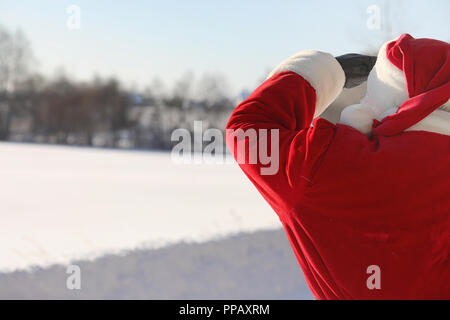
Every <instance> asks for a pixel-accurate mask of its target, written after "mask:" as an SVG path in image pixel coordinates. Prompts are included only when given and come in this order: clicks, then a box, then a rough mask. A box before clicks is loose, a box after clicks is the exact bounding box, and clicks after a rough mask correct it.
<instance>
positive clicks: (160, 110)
mask: <svg viewBox="0 0 450 320" xmlns="http://www.w3.org/2000/svg"><path fill="white" fill-rule="evenodd" d="M33 65H34V58H33V53H32V49H31V47H30V45H29V43H28V41H27V39H26V37H25V36H24V35H23V34H22V33H21V32H15V33H12V32H9V31H8V30H6V29H5V28H2V27H0V140H1V141H16V142H38V143H55V144H68V145H81V146H97V147H120V148H145V149H169V148H170V147H171V146H172V145H173V144H172V142H171V141H170V137H171V133H172V132H173V130H175V129H177V128H186V129H192V125H193V122H194V121H195V120H201V121H203V123H204V126H205V129H206V128H208V127H214V128H219V129H221V128H224V127H225V124H226V121H227V119H228V117H229V115H230V113H231V112H232V109H233V107H234V106H235V103H236V101H235V99H232V98H230V97H229V95H228V93H229V89H228V86H227V83H226V80H225V79H224V78H223V77H221V76H220V75H205V76H203V77H202V78H201V79H199V80H195V79H194V76H193V74H192V73H186V74H185V75H183V76H182V77H181V78H180V80H179V81H178V82H177V83H176V84H175V85H174V87H173V88H172V89H171V90H166V89H165V88H164V87H163V85H162V83H161V81H158V80H154V81H153V82H152V83H151V85H149V86H148V87H147V88H146V89H145V90H142V91H137V90H133V89H129V88H128V89H127V88H125V87H124V86H123V85H121V83H120V81H119V80H118V79H114V78H108V79H105V78H101V77H97V78H95V79H92V80H91V81H87V82H86V81H85V82H80V81H75V80H73V79H71V77H69V76H67V75H66V74H65V73H61V74H59V75H58V76H55V77H53V78H47V77H44V76H42V75H39V74H36V73H35V70H33Z"/></svg>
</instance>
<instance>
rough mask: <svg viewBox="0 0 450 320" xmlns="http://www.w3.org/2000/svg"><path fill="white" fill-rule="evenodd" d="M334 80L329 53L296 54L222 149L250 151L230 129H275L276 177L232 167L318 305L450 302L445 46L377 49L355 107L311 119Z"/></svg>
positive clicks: (337, 77) (337, 88)
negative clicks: (332, 117) (262, 203)
mask: <svg viewBox="0 0 450 320" xmlns="http://www.w3.org/2000/svg"><path fill="white" fill-rule="evenodd" d="M344 83H345V74H344V71H343V70H342V68H341V66H340V64H339V63H338V62H337V60H336V59H335V58H334V57H333V56H331V55H330V54H327V53H324V52H319V51H302V52H300V53H298V54H296V55H295V56H293V57H291V58H290V59H288V60H286V61H284V62H283V63H281V64H280V65H279V66H278V67H277V68H276V69H275V70H274V71H273V72H272V74H271V76H270V77H269V78H268V79H267V80H266V81H265V82H264V83H263V84H262V85H261V86H260V87H259V88H258V89H257V90H256V91H255V92H254V93H253V94H252V95H251V96H250V97H249V98H248V99H246V100H245V101H244V102H243V103H241V104H240V105H239V106H238V107H237V108H236V109H235V111H234V113H233V114H232V116H231V119H230V120H229V123H228V126H227V144H228V145H229V147H230V149H232V150H231V151H232V152H233V153H234V155H235V157H236V158H238V157H240V156H243V155H244V158H245V157H247V158H246V159H247V160H248V154H251V152H252V149H254V148H258V143H255V141H253V142H252V141H249V140H250V139H249V136H250V135H249V136H245V135H242V134H241V135H239V134H238V133H237V132H239V130H238V131H236V130H237V129H242V130H243V131H244V132H245V131H246V130H249V129H254V130H257V131H258V132H263V131H264V130H262V131H261V129H269V131H270V130H274V129H275V130H278V133H279V139H278V141H273V140H274V139H268V138H267V137H265V140H269V146H268V149H269V150H271V144H272V143H278V144H279V154H278V161H279V169H278V171H277V172H275V173H274V174H262V173H261V172H262V171H261V169H262V168H264V167H266V166H267V163H266V164H262V163H261V162H260V161H258V162H257V163H256V164H252V162H251V161H246V162H245V163H240V166H241V168H242V170H243V171H244V172H245V174H246V175H247V176H248V177H249V179H250V180H251V181H252V182H253V184H254V185H255V186H256V188H257V189H258V191H259V192H260V193H261V194H262V196H263V197H264V198H265V199H266V200H267V201H268V203H269V204H270V205H271V206H272V208H273V209H274V211H275V212H276V213H277V215H278V216H279V218H280V221H281V223H282V224H283V226H284V229H285V231H286V233H287V236H288V238H289V241H290V243H291V246H292V248H293V251H294V253H295V255H296V257H297V259H298V261H299V263H300V266H301V268H302V270H303V272H304V274H305V277H306V280H307V282H308V285H309V287H310V289H311V291H312V292H313V294H314V295H315V296H316V297H317V298H318V299H421V298H424V299H435V298H437V299H450V258H449V253H450V220H449V213H450V113H449V110H450V104H449V102H448V101H449V98H450V45H449V44H448V43H445V42H440V41H437V40H432V39H414V38H412V37H411V36H410V35H403V36H402V37H400V38H399V39H398V40H397V41H393V42H390V43H388V44H386V45H384V46H383V47H382V48H381V50H380V53H379V56H378V61H377V63H376V65H375V67H374V69H373V70H372V71H371V73H370V75H369V79H368V82H367V94H366V96H365V97H364V98H363V100H362V101H361V103H360V104H357V105H352V106H349V107H348V108H346V109H345V110H344V111H343V112H342V115H341V121H340V123H338V124H333V123H331V122H329V121H327V120H325V119H323V118H320V117H318V116H319V115H320V114H322V113H323V112H324V111H325V109H326V108H327V107H328V106H329V105H330V104H331V103H332V102H333V101H334V100H335V99H336V98H337V97H338V95H339V94H340V93H341V91H342V89H343V86H344ZM313 119H315V120H314V121H313ZM269 136H270V135H269ZM257 139H261V135H258V137H257ZM253 151H254V150H253ZM246 155H247V156H246ZM241 162H242V161H241Z"/></svg>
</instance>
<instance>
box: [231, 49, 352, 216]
mask: <svg viewBox="0 0 450 320" xmlns="http://www.w3.org/2000/svg"><path fill="white" fill-rule="evenodd" d="M344 84H345V73H344V71H343V69H342V67H341V66H340V64H339V63H338V61H337V60H336V59H335V58H334V57H333V56H332V55H330V54H328V53H324V52H319V51H302V52H300V53H298V54H296V55H294V56H293V57H291V58H289V59H288V60H286V61H284V62H283V63H281V64H280V65H279V66H278V67H277V68H275V70H274V71H273V72H272V74H271V75H270V76H269V78H268V79H267V80H266V81H265V82H264V83H263V84H262V85H261V86H260V87H259V88H258V89H256V91H255V92H253V94H252V95H251V96H250V97H249V98H248V99H246V100H245V101H244V102H242V103H241V104H240V105H239V106H238V107H237V108H236V109H235V111H234V112H233V114H232V116H231V118H230V120H229V122H228V125H227V145H228V147H229V148H230V150H231V152H232V153H233V154H234V156H235V158H236V160H237V161H238V163H239V165H240V166H241V168H242V169H243V171H244V172H245V174H246V175H247V176H248V177H249V179H250V180H251V181H252V182H253V183H254V184H255V186H256V187H257V188H258V190H259V191H260V193H261V194H262V195H263V196H264V198H265V199H266V200H267V201H268V202H269V204H270V205H271V206H272V207H273V208H274V210H275V211H276V212H277V213H278V214H279V215H280V216H282V215H284V214H285V213H286V212H287V211H289V210H290V208H292V206H293V205H294V204H295V203H296V202H297V201H298V199H299V198H300V195H299V191H301V189H302V188H303V187H304V186H305V184H307V183H308V181H309V180H310V174H311V173H312V172H313V169H314V168H313V167H314V166H315V164H316V163H317V161H316V160H317V159H316V160H315V159H314V158H318V157H320V156H321V154H323V150H322V149H323V147H324V146H325V145H326V141H328V140H329V139H331V137H332V136H333V132H334V131H333V129H332V127H330V126H327V127H326V128H320V126H319V127H317V126H315V127H314V128H313V129H311V123H312V120H313V118H315V117H317V116H318V115H320V114H321V113H322V112H323V111H324V110H325V109H326V108H327V107H328V106H329V105H330V104H331V103H332V102H333V101H334V100H335V99H336V97H337V96H338V95H339V94H340V92H341V90H342V88H343V87H344ZM255 134H256V135H255ZM312 137H316V138H314V140H315V141H316V142H315V143H311V139H312ZM319 137H321V138H319ZM327 139H328V140H327ZM321 141H323V143H322V142H321ZM266 142H267V144H266ZM255 155H257V156H258V157H257V158H258V159H257V161H255ZM265 155H270V156H269V157H267V156H266V157H265Z"/></svg>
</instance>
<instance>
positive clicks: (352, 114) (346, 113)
mask: <svg viewBox="0 0 450 320" xmlns="http://www.w3.org/2000/svg"><path fill="white" fill-rule="evenodd" d="M374 118H375V114H374V112H373V111H372V109H371V108H370V107H369V106H367V105H362V104H354V105H351V106H348V107H347V108H345V109H344V110H343V111H342V113H341V121H339V123H342V124H346V125H348V126H350V127H353V128H355V129H356V130H358V131H360V132H362V133H364V134H367V135H369V134H370V133H371V132H372V125H373V119H374Z"/></svg>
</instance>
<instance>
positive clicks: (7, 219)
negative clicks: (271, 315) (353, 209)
mask: <svg viewBox="0 0 450 320" xmlns="http://www.w3.org/2000/svg"><path fill="white" fill-rule="evenodd" d="M0 154H1V157H0V181H1V183H0V195H1V202H0V203H1V224H0V288H2V289H0V297H16V298H24V297H25V298H26V297H43V298H45V297H59V298H65V297H69V298H74V297H75V298H76V296H74V295H73V294H72V296H71V295H70V293H69V291H67V290H66V289H64V290H63V292H60V291H61V288H64V287H65V286H64V283H65V280H64V282H62V283H63V284H61V283H59V284H58V285H53V283H54V281H56V280H55V279H57V278H58V276H57V274H58V271H55V270H59V271H60V274H59V276H60V277H63V278H64V279H65V277H67V274H66V273H65V267H64V266H67V265H68V264H70V263H73V261H78V263H79V264H80V265H81V266H82V269H83V270H84V268H85V267H86V268H88V269H89V270H91V272H90V277H91V278H92V279H93V280H92V281H91V283H95V282H96V281H97V282H98V281H101V280H100V279H102V277H109V278H108V279H107V280H105V281H107V284H103V285H102V286H96V289H95V290H91V291H89V290H87V289H85V290H81V291H83V295H82V296H83V297H87V298H91V297H94V298H124V297H125V298H127V297H137V298H158V297H159V298H176V297H178V298H195V297H203V298H207V297H208V296H211V294H209V295H207V294H206V293H207V292H208V290H210V291H211V290H212V291H214V290H216V292H222V293H223V294H221V295H218V297H217V298H220V297H228V298H236V297H241V296H243V297H247V298H251V297H258V296H260V297H266V296H270V297H271V298H274V297H279V298H289V297H311V296H310V294H309V293H308V290H307V289H306V287H305V284H304V282H303V278H302V275H301V272H300V269H299V267H298V264H297V262H296V261H295V258H294V257H293V255H292V253H291V250H290V248H289V244H288V242H287V239H285V236H284V233H283V232H282V231H281V230H280V228H281V223H280V222H279V220H278V218H277V217H276V215H275V214H274V212H273V211H272V209H271V208H270V207H269V206H268V205H267V204H266V203H265V201H264V200H263V199H262V197H261V196H260V195H259V194H258V193H257V191H256V189H255V188H254V187H253V186H252V185H251V183H250V182H249V181H248V180H247V179H246V177H245V176H244V174H243V173H242V172H241V171H240V169H239V168H238V167H237V165H235V164H212V165H211V164H208V165H206V164H202V165H195V164H176V163H174V162H173V161H172V159H171V157H170V154H169V153H163V152H139V151H117V150H103V149H89V148H74V147H60V146H42V145H28V144H9V143H0ZM271 230H272V231H271ZM263 234H264V235H266V236H268V235H270V236H268V237H267V239H266V237H264V239H265V240H264V244H261V243H260V242H261V241H259V242H257V243H256V242H255V239H257V238H258V237H259V238H261V235H263ZM233 236H234V237H233ZM255 237H256V238H255ZM280 237H281V238H280ZM233 239H234V240H233ZM280 239H281V240H280ZM230 241H231V242H230ZM231 243H233V244H232V245H231ZM205 246H206V247H207V248H209V249H208V250H206V252H204V253H203V254H202V255H201V256H202V257H203V258H202V259H204V264H200V265H198V266H197V269H199V270H209V271H208V272H209V273H210V274H209V276H210V277H213V275H214V274H215V272H216V271H217V272H216V277H217V278H218V279H219V282H220V281H222V282H220V283H222V287H223V288H225V289H223V290H222V291H221V290H219V291H217V290H218V289H219V288H222V287H221V285H218V284H214V283H210V282H208V283H206V282H205V279H204V278H202V274H201V273H198V274H196V275H195V276H190V277H189V279H187V278H183V279H180V277H182V275H183V274H184V273H186V272H187V271H186V268H188V269H189V267H187V266H189V265H190V266H191V268H192V265H196V264H198V259H199V255H200V252H202V250H205V249H202V248H206V247H205ZM180 248H184V249H183V250H181V249H180ZM219 248H222V249H221V250H222V251H220V250H219ZM239 248H240V249H239ZM252 248H253V249H252ZM255 248H256V249H255ZM180 250H181V251H180ZM239 250H248V252H247V251H245V252H247V253H248V255H251V254H252V252H253V251H252V250H254V251H255V250H256V251H255V252H256V253H254V254H256V255H257V256H258V257H259V258H258V259H259V260H261V261H259V260H258V263H257V264H255V265H252V264H251V263H252V261H253V260H252V259H251V258H248V259H249V260H248V261H247V262H243V260H245V256H246V254H244V253H242V252H241V254H240V256H239V258H236V257H234V256H233V254H235V255H238V254H237V253H236V252H237V251H239ZM280 250H281V251H282V252H285V253H284V255H285V256H286V258H285V259H284V260H283V259H281V260H280V256H279V253H280ZM177 252H178V254H177ZM180 252H183V255H180ZM226 252H229V254H228V256H226V257H224V256H222V255H224V254H225V255H226ZM232 253H233V254H232ZM161 255H163V256H161ZM139 257H141V258H139ZM142 257H144V258H142ZM155 257H159V258H155ZM235 258H236V259H235ZM226 259H232V260H231V261H228V260H226ZM200 260H201V259H200ZM237 260H239V261H237ZM211 261H212V262H211ZM220 261H222V264H224V265H225V266H228V269H227V268H225V269H224V265H222V264H221V263H220ZM264 261H266V264H268V265H272V266H273V268H275V269H276V268H282V269H281V274H282V275H277V276H275V279H276V278H277V277H278V278H280V279H279V282H278V283H279V286H281V287H283V283H284V284H285V286H284V287H283V288H284V289H279V290H278V291H273V290H272V291H271V288H273V287H271V286H270V285H269V286H267V285H266V286H262V287H260V288H259V289H263V291H261V290H259V289H258V287H257V286H255V285H254V284H253V285H252V287H253V289H251V290H250V289H248V288H247V289H244V288H243V286H245V285H246V284H245V281H242V279H241V278H242V277H244V278H245V277H248V278H250V279H253V280H254V281H259V280H261V281H263V280H264V279H267V277H268V275H267V274H265V272H266V271H270V270H266V269H264V268H263V269H259V268H261V265H263V264H264ZM277 261H278V262H277ZM283 261H284V262H283ZM253 262H255V261H253ZM186 263H187V265H186ZM211 263H212V264H211ZM130 266H133V267H130ZM170 266H171V267H170ZM173 266H176V267H173ZM211 266H216V267H215V268H212V269H211V268H210V267H211ZM104 268H106V269H104ZM130 268H131V269H130ZM133 268H134V269H133ZM167 268H168V269H167ZM205 268H206V269H205ZM289 268H290V269H289ZM141 269H148V270H153V271H154V272H155V273H151V274H152V275H153V276H155V275H158V272H159V273H164V272H166V273H165V274H166V277H162V276H158V277H157V279H159V280H157V281H156V280H152V281H153V282H152V283H153V285H156V286H157V287H158V288H160V289H158V290H156V289H155V287H154V286H153V285H149V286H146V287H145V289H144V287H143V284H144V283H147V282H148V281H150V280H149V279H153V278H152V277H151V276H150V275H149V274H148V272H144V273H143V275H142V274H140V272H138V271H139V270H141ZM165 269H167V270H165ZM283 269H289V270H292V272H291V273H289V272H286V273H285V274H283V271H282V270H283ZM105 270H108V272H105ZM170 270H171V271H170ZM214 270H216V271H214ZM233 270H234V271H233ZM255 270H259V271H258V272H256V273H255ZM264 270H265V271H264ZM294 270H295V271H294ZM217 273H218V274H217ZM278 273H280V272H278ZM84 274H86V272H84ZM105 274H106V275H108V276H106V275H105ZM124 274H125V275H127V277H132V278H133V280H129V281H128V282H127V281H125V280H124ZM252 274H254V275H252ZM52 275H53V276H52ZM257 275H259V278H258V276H257ZM269 276H270V277H272V275H269ZM55 277H56V278H55ZM127 277H125V278H127ZM95 279H96V280H95ZM164 279H165V280H164ZM170 279H177V281H175V280H174V281H172V282H171V281H169V280H170ZM225 279H228V280H227V281H225ZM237 279H241V280H240V281H237ZM124 281H125V282H124ZM130 281H131V284H130ZM155 281H156V282H155ZM165 281H166V282H165ZM224 281H225V282H224ZM203 282H205V283H204V284H203V285H201V283H203ZM155 283H156V284H155ZM193 283H199V285H198V286H196V288H198V290H197V292H195V290H194V291H192V292H191V291H183V290H186V288H190V287H193ZM227 283H228V284H229V285H231V287H230V286H229V285H228V286H227ZM270 283H272V284H274V285H275V284H276V282H274V281H272V282H270ZM233 285H234V287H233ZM239 286H240V287H239ZM88 287H89V286H88ZM113 287H114V288H116V290H111V288H113ZM163 287H164V288H166V289H164V290H162V289H161V288H163ZM117 288H122V290H119V289H117ZM152 288H153V289H155V290H153V291H152ZM174 288H178V291H177V290H176V289H174ZM180 288H185V289H180ZM257 289H258V290H257ZM264 292H265V293H264ZM271 294H272V295H271ZM213 296H214V295H213Z"/></svg>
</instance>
